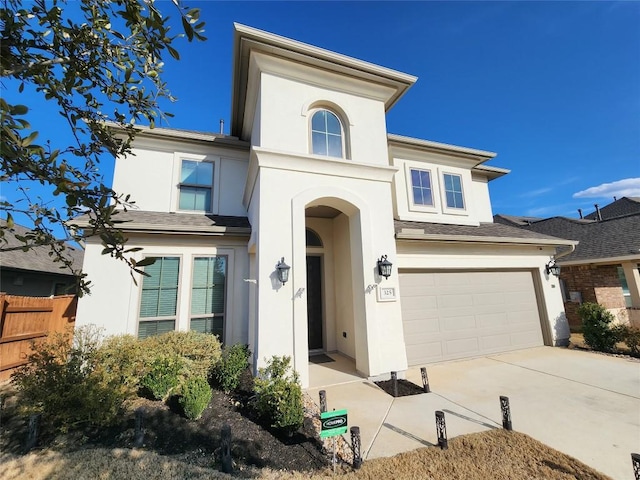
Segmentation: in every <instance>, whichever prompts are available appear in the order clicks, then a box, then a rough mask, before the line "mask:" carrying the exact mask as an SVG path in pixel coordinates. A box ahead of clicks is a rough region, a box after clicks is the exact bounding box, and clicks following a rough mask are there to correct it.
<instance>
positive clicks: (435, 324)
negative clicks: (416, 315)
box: [404, 317, 440, 336]
mask: <svg viewBox="0 0 640 480" xmlns="http://www.w3.org/2000/svg"><path fill="white" fill-rule="evenodd" d="M439 331H440V321H439V319H438V318H437V317H435V318H422V319H416V320H410V321H408V322H405V324H404V332H405V336H410V335H411V336H413V335H420V334H424V333H437V332H439Z"/></svg>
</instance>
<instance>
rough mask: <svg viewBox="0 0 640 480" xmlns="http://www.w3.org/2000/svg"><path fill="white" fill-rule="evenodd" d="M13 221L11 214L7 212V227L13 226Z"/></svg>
mask: <svg viewBox="0 0 640 480" xmlns="http://www.w3.org/2000/svg"><path fill="white" fill-rule="evenodd" d="M14 225H15V222H14V221H13V216H12V215H11V214H10V213H9V212H7V228H13V226H14Z"/></svg>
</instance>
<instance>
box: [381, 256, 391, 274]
mask: <svg viewBox="0 0 640 480" xmlns="http://www.w3.org/2000/svg"><path fill="white" fill-rule="evenodd" d="M392 265H393V264H392V263H391V262H390V261H389V260H387V256H386V255H382V256H381V257H380V260H378V274H379V275H380V276H382V277H384V278H389V277H390V276H391V266H392Z"/></svg>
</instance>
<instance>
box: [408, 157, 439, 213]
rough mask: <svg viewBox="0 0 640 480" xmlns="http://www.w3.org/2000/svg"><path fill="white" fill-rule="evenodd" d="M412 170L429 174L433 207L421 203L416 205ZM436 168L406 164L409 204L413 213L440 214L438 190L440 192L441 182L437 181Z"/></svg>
mask: <svg viewBox="0 0 640 480" xmlns="http://www.w3.org/2000/svg"><path fill="white" fill-rule="evenodd" d="M412 170H421V171H424V172H429V179H430V180H431V200H432V201H433V204H432V205H422V204H419V203H415V202H414V201H413V179H412V176H411V171H412ZM434 170H435V169H434V168H431V167H427V166H425V165H420V164H414V163H408V162H405V164H404V171H405V188H406V191H407V201H408V203H409V210H410V211H413V212H424V213H438V211H439V210H438V208H439V205H438V197H439V195H438V190H439V182H438V180H437V175H438V174H437V171H436V172H435V175H434Z"/></svg>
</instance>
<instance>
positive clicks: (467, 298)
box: [400, 271, 543, 365]
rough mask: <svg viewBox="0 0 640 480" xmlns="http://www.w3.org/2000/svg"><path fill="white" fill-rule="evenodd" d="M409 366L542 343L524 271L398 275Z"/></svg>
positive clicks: (533, 294)
mask: <svg viewBox="0 0 640 480" xmlns="http://www.w3.org/2000/svg"><path fill="white" fill-rule="evenodd" d="M400 291H401V302H402V304H401V305H402V315H403V324H404V332H405V343H406V345H407V358H408V360H409V364H410V365H418V364H420V363H427V362H434V361H438V360H451V359H458V358H465V357H471V356H478V355H483V354H490V353H499V352H504V351H509V350H514V349H517V348H526V347H531V346H537V345H542V344H543V339H542V331H541V325H540V316H539V313H538V306H537V298H536V292H535V287H534V284H533V277H532V274H531V272H527V271H501V272H497V271H493V272H491V271H488V272H430V273H401V274H400Z"/></svg>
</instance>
